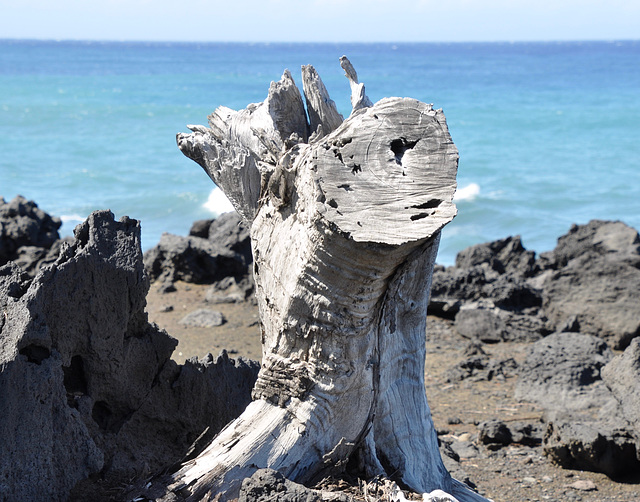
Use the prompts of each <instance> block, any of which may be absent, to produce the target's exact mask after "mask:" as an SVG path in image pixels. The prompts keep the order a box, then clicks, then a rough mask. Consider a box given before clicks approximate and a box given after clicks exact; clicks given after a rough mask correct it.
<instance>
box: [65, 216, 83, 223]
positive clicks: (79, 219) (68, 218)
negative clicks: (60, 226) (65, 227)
mask: <svg viewBox="0 0 640 502" xmlns="http://www.w3.org/2000/svg"><path fill="white" fill-rule="evenodd" d="M60 219H61V220H62V223H82V222H83V221H84V220H86V219H87V217H86V216H80V215H79V214H63V215H62V216H60Z"/></svg>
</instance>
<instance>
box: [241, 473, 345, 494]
mask: <svg viewBox="0 0 640 502" xmlns="http://www.w3.org/2000/svg"><path fill="white" fill-rule="evenodd" d="M275 500H277V501H279V502H326V501H336V502H352V501H353V500H354V499H353V497H350V496H348V495H346V494H344V493H335V492H322V491H320V490H312V489H310V488H307V487H305V486H303V485H301V484H298V483H294V482H293V481H289V480H288V479H286V478H285V477H284V476H283V475H282V474H280V473H279V472H278V471H274V470H273V469H258V470H257V471H256V472H255V473H254V474H253V475H252V476H251V477H250V478H246V479H245V480H244V481H243V482H242V487H241V488H240V496H239V497H238V502H273V501H275Z"/></svg>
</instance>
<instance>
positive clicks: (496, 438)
mask: <svg viewBox="0 0 640 502" xmlns="http://www.w3.org/2000/svg"><path fill="white" fill-rule="evenodd" d="M542 436H543V429H542V426H541V424H531V423H528V422H512V423H510V424H507V423H506V422H503V421H501V420H487V421H486V422H481V423H480V424H478V441H480V442H481V443H483V444H485V445H487V446H488V447H489V448H490V449H494V450H495V449H497V448H500V447H502V446H507V445H509V444H511V443H517V444H521V445H525V446H537V445H539V444H540V443H542Z"/></svg>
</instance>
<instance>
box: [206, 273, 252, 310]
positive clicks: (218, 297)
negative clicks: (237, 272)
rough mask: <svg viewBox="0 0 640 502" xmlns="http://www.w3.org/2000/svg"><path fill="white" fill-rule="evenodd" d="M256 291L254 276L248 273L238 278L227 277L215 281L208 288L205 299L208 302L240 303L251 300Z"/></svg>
mask: <svg viewBox="0 0 640 502" xmlns="http://www.w3.org/2000/svg"><path fill="white" fill-rule="evenodd" d="M253 291H254V282H253V277H252V276H251V275H248V276H246V277H243V278H241V279H240V280H238V279H237V278H235V277H225V278H224V279H222V280H221V281H218V282H215V283H214V284H212V285H211V287H210V288H209V289H208V290H207V293H206V295H205V298H204V300H205V301H206V302H207V303H212V304H217V303H240V302H243V301H245V300H249V299H250V298H251V295H252V294H253Z"/></svg>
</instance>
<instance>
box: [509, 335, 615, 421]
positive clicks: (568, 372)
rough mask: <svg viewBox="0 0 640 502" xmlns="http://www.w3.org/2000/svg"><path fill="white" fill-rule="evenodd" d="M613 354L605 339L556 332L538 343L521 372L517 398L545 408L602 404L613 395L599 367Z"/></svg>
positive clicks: (516, 392) (585, 406) (531, 350)
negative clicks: (605, 383) (603, 379)
mask: <svg viewBox="0 0 640 502" xmlns="http://www.w3.org/2000/svg"><path fill="white" fill-rule="evenodd" d="M612 357H613V353H612V352H611V350H610V349H609V347H608V346H607V344H606V343H605V342H604V341H602V339H600V338H598V337H595V336H592V335H585V334H582V333H555V334H553V335H549V336H548V337H546V338H543V339H542V340H539V341H537V342H535V343H534V344H533V345H532V346H531V348H530V351H529V354H528V355H527V358H526V359H525V361H524V363H523V364H522V365H521V367H520V369H519V372H518V382H517V384H516V390H515V397H516V399H519V400H524V401H531V402H535V403H538V404H540V405H541V406H543V407H544V408H546V409H560V410H564V409H575V410H577V409H585V408H589V407H592V406H596V407H600V406H602V405H603V404H604V403H606V402H607V401H609V400H611V399H613V396H612V395H611V393H610V392H609V390H608V389H607V388H606V386H605V385H604V383H603V382H602V379H601V376H600V369H601V368H602V367H603V366H604V365H605V364H606V363H607V362H609V361H610V360H611V359H612Z"/></svg>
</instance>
